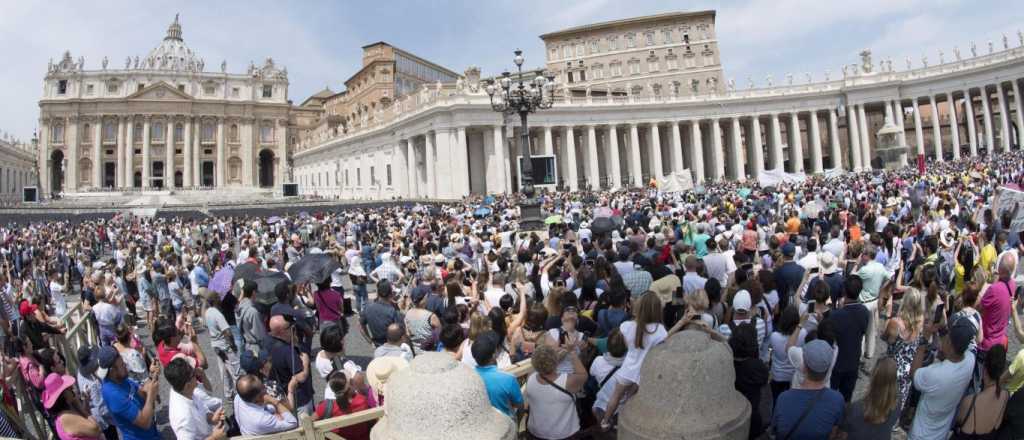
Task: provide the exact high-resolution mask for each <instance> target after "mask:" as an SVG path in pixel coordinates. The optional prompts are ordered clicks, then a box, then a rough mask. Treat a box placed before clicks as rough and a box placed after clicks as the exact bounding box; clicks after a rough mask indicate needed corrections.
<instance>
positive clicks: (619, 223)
mask: <svg viewBox="0 0 1024 440" xmlns="http://www.w3.org/2000/svg"><path fill="white" fill-rule="evenodd" d="M611 220H612V225H614V226H615V228H613V229H622V227H623V226H626V220H625V219H623V218H622V216H621V215H615V216H612V219H611Z"/></svg>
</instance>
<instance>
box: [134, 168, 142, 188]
mask: <svg viewBox="0 0 1024 440" xmlns="http://www.w3.org/2000/svg"><path fill="white" fill-rule="evenodd" d="M132 187H133V188H142V171H136V172H135V174H134V175H132Z"/></svg>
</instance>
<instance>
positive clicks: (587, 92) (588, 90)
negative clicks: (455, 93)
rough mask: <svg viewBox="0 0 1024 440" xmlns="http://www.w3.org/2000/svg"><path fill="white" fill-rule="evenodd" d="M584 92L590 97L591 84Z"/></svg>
mask: <svg viewBox="0 0 1024 440" xmlns="http://www.w3.org/2000/svg"><path fill="white" fill-rule="evenodd" d="M455 86H456V88H458V84H456V85H455ZM584 93H586V95H585V96H586V97H587V98H589V97H590V86H587V88H586V90H585V91H584Z"/></svg>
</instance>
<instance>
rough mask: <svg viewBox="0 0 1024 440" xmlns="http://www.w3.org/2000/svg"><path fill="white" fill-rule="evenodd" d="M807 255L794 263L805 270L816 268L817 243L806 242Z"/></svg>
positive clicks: (812, 241)
mask: <svg viewBox="0 0 1024 440" xmlns="http://www.w3.org/2000/svg"><path fill="white" fill-rule="evenodd" d="M806 247H807V253H806V254H805V255H804V256H803V257H802V258H800V260H798V261H797V262H796V264H799V265H800V266H801V267H803V268H804V269H806V270H811V269H817V268H818V241H817V240H815V239H813V238H812V239H810V240H807V245H806Z"/></svg>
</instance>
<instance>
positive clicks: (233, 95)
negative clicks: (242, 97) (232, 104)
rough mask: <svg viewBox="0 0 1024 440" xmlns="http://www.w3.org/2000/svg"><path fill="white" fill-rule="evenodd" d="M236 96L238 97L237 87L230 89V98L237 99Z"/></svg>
mask: <svg viewBox="0 0 1024 440" xmlns="http://www.w3.org/2000/svg"><path fill="white" fill-rule="evenodd" d="M238 95H239V90H238V87H232V88H231V97H232V98H237V97H238Z"/></svg>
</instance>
